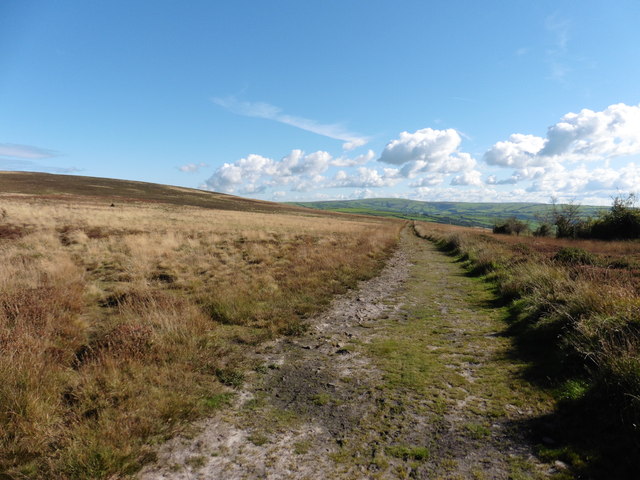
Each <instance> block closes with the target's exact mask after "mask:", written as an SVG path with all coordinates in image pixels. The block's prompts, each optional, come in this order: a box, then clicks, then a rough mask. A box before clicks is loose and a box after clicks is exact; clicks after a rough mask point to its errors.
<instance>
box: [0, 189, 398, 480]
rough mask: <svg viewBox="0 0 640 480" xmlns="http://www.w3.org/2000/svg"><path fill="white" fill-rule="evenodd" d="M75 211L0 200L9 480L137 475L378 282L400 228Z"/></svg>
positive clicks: (1, 398)
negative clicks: (259, 359)
mask: <svg viewBox="0 0 640 480" xmlns="http://www.w3.org/2000/svg"><path fill="white" fill-rule="evenodd" d="M72 200H73V199H72V198H70V197H66V199H64V200H60V199H56V200H51V199H43V198H39V197H34V196H29V195H24V196H20V197H16V196H14V197H12V198H9V197H7V196H5V197H4V198H3V199H2V205H1V206H2V208H3V212H4V213H3V215H2V216H3V218H2V219H1V220H0V257H1V261H0V472H4V473H5V474H6V475H8V477H7V478H16V479H18V478H60V479H64V478H104V477H109V476H112V475H116V476H120V475H126V474H129V473H132V472H135V471H136V470H137V469H138V468H139V467H140V465H141V464H142V463H144V462H145V461H147V460H149V459H150V458H152V456H153V453H152V451H153V450H152V447H151V446H150V445H151V444H153V443H154V442H160V441H162V440H164V439H166V438H168V437H170V436H172V435H174V434H175V432H176V431H177V430H178V429H180V428H181V426H183V425H185V424H186V423H187V421H190V420H193V419H194V418H196V417H198V416H202V415H205V414H207V412H210V411H211V410H212V409H215V408H219V407H220V406H221V405H223V404H224V403H225V402H226V401H228V399H229V393H228V392H229V391H230V389H231V387H233V386H237V385H239V384H240V383H241V382H242V371H243V369H245V368H249V367H250V366H251V365H249V364H248V363H247V358H248V357H249V356H248V355H247V352H248V351H250V349H251V348H255V345H258V344H259V343H260V342H262V341H264V340H265V339H269V338H273V337H274V336H276V335H281V334H295V333H296V332H299V331H301V330H302V329H303V328H304V318H305V316H307V315H309V314H311V313H313V312H315V311H317V310H318V309H319V308H321V307H322V306H323V305H325V304H326V303H327V302H328V301H329V300H330V298H331V296H332V295H334V294H336V293H339V292H343V291H345V290H346V289H347V288H349V287H352V286H354V285H355V284H356V282H357V281H358V280H360V279H364V278H368V277H371V276H372V275H374V274H375V273H376V272H377V271H378V270H379V269H380V268H381V266H382V264H383V262H384V260H385V259H386V258H387V256H388V255H389V253H390V252H391V250H392V249H393V248H394V247H395V245H396V243H397V239H398V233H399V229H400V227H401V225H402V224H401V223H399V222H394V221H388V220H379V219H362V218H360V219H358V218H355V217H351V218H349V217H346V216H327V215H326V214H325V215H323V216H312V215H306V216H305V215H301V214H297V215H296V214H292V213H291V212H289V214H283V213H271V214H269V213H249V212H243V211H223V210H212V209H204V208H197V207H192V206H180V205H168V204H160V203H156V204H150V203H146V204H143V203H135V204H134V203H130V204H119V205H117V206H116V207H110V206H109V204H110V201H108V202H105V201H104V200H96V199H93V200H92V199H87V198H84V200H83V202H82V203H77V202H74V201H72ZM293 213H295V212H293ZM248 349H249V350H248Z"/></svg>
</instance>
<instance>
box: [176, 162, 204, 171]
mask: <svg viewBox="0 0 640 480" xmlns="http://www.w3.org/2000/svg"><path fill="white" fill-rule="evenodd" d="M208 166H209V165H207V164H206V163H204V162H201V163H187V164H186V165H182V166H180V167H178V170H180V171H181V172H185V173H196V172H199V171H200V169H201V168H206V167H208Z"/></svg>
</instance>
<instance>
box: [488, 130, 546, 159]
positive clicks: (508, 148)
mask: <svg viewBox="0 0 640 480" xmlns="http://www.w3.org/2000/svg"><path fill="white" fill-rule="evenodd" d="M544 146H545V139H544V138H540V137H536V136H535V135H522V134H520V133H514V134H513V135H511V136H510V137H509V140H506V141H504V142H498V143H496V144H495V145H493V146H492V147H491V148H490V149H489V150H488V151H487V152H486V153H485V154H484V161H485V162H487V163H488V164H489V165H498V166H501V167H514V168H523V167H526V166H528V165H530V164H532V163H536V162H539V159H538V157H537V156H536V155H537V154H538V153H539V152H540V151H541V150H542V149H543V147H544Z"/></svg>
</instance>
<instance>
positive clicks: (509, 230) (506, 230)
mask: <svg viewBox="0 0 640 480" xmlns="http://www.w3.org/2000/svg"><path fill="white" fill-rule="evenodd" d="M528 230H529V225H528V224H527V223H526V222H523V221H521V220H518V219H517V218H516V217H510V218H508V219H507V220H505V221H504V222H502V223H497V224H496V225H494V227H493V233H502V234H506V235H511V234H516V235H520V234H521V233H524V232H527V231H528Z"/></svg>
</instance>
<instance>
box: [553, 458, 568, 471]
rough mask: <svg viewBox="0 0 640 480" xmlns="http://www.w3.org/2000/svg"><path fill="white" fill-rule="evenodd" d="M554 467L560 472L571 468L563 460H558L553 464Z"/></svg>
mask: <svg viewBox="0 0 640 480" xmlns="http://www.w3.org/2000/svg"><path fill="white" fill-rule="evenodd" d="M553 466H554V467H556V469H558V470H566V469H568V468H569V465H567V464H566V463H564V462H563V461H562V460H556V461H555V462H553Z"/></svg>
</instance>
